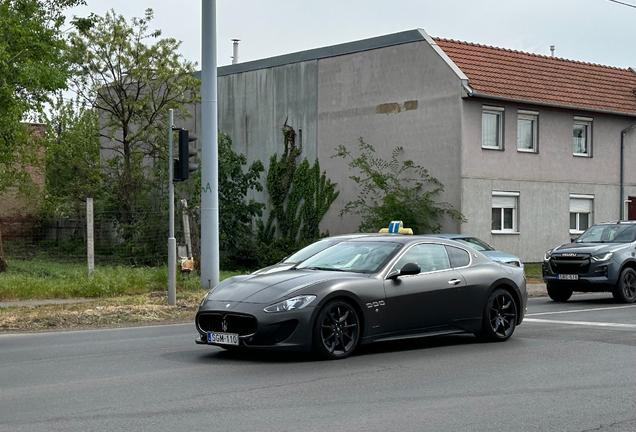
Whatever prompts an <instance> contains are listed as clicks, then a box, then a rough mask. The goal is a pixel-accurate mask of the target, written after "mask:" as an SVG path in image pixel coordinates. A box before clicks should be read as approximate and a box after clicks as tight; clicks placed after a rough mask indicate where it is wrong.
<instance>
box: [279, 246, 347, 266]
mask: <svg viewBox="0 0 636 432" xmlns="http://www.w3.org/2000/svg"><path fill="white" fill-rule="evenodd" d="M336 243H338V240H320V241H317V242H316V243H312V244H310V245H309V246H307V247H304V248H302V249H301V250H299V251H298V252H296V253H295V254H293V255H291V256H289V257H288V258H286V259H285V260H284V261H283V262H286V263H299V262H302V261H305V260H306V259H307V258H309V257H311V256H314V255H316V254H317V253H318V252H322V251H323V250H325V249H327V248H329V247H331V246H333V245H335V244H336Z"/></svg>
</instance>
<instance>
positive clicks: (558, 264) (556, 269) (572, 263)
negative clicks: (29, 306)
mask: <svg viewBox="0 0 636 432" xmlns="http://www.w3.org/2000/svg"><path fill="white" fill-rule="evenodd" d="M550 267H551V269H552V272H553V273H554V274H585V273H587V272H588V271H589V270H590V256H589V255H579V256H576V257H562V256H558V255H557V256H552V257H551V258H550Z"/></svg>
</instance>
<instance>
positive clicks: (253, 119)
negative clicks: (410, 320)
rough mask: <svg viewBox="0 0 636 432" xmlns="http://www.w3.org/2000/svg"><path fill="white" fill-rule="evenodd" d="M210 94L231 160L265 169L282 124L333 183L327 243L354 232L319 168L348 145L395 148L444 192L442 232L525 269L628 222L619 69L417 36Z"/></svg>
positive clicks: (298, 60)
mask: <svg viewBox="0 0 636 432" xmlns="http://www.w3.org/2000/svg"><path fill="white" fill-rule="evenodd" d="M218 88H219V93H218V101H219V129H220V130H221V131H222V132H225V133H228V134H229V135H230V136H231V137H232V139H233V143H234V148H235V150H236V151H240V152H242V153H244V154H245V155H246V156H247V158H248V160H249V161H250V162H251V161H253V160H256V159H260V160H261V161H263V162H265V163H266V161H267V160H268V159H269V157H270V156H271V155H272V154H274V153H278V154H280V153H282V151H283V139H282V134H281V132H280V131H281V127H282V126H283V124H284V123H285V121H286V120H287V124H288V125H291V126H292V127H293V128H294V129H295V130H296V132H297V137H298V138H297V140H298V143H297V144H298V145H300V146H301V148H302V155H303V156H304V157H307V159H309V160H310V161H313V160H314V159H316V158H318V160H319V161H320V164H321V168H322V169H324V170H326V172H327V176H328V177H329V178H331V180H332V181H334V182H336V183H338V189H339V190H340V195H339V197H338V199H337V200H336V201H335V202H334V203H333V204H332V206H331V208H330V210H329V212H328V213H327V215H326V216H325V218H324V219H323V222H322V226H321V228H322V229H323V230H326V229H328V230H329V232H330V234H331V235H335V234H342V233H348V232H354V231H355V230H356V228H357V226H358V224H359V220H357V219H356V218H353V217H345V218H343V219H341V218H340V216H339V212H340V210H341V209H342V208H343V207H344V205H345V204H346V203H347V202H348V201H351V200H353V199H355V198H356V196H357V190H356V189H355V186H356V185H355V183H354V182H353V181H352V180H351V179H349V176H350V175H352V174H355V173H351V172H349V170H348V166H347V162H346V161H345V160H342V159H333V158H332V157H331V156H332V155H333V154H334V153H335V150H334V149H335V147H336V146H337V145H339V144H344V145H345V146H347V147H348V148H349V149H351V150H355V149H356V147H357V140H358V138H359V137H363V138H364V140H365V142H367V143H368V144H371V145H372V146H374V147H375V148H376V150H377V152H378V155H379V156H381V157H388V156H389V154H390V152H391V151H392V150H393V149H394V148H395V147H396V146H402V147H403V148H404V150H405V152H404V157H405V158H408V159H411V160H413V161H414V162H415V163H416V164H419V165H422V166H424V167H425V168H427V169H428V170H429V172H430V174H431V175H432V176H434V177H436V178H437V179H439V180H440V181H441V182H442V183H443V184H444V189H445V190H444V193H443V195H442V196H441V197H440V200H442V201H445V202H448V203H450V204H451V205H453V207H454V208H456V209H458V210H460V211H461V212H462V213H463V214H464V215H465V217H466V219H467V223H464V224H459V223H458V222H456V221H453V220H446V221H444V224H443V231H444V232H461V233H465V234H470V235H474V236H477V237H479V238H482V239H483V240H485V241H487V242H488V243H490V244H492V245H493V246H494V247H495V248H496V249H499V250H503V251H506V252H509V253H513V254H515V255H518V256H520V257H521V258H522V259H523V260H524V261H526V262H538V261H540V260H541V259H542V257H543V253H544V252H545V251H546V250H547V249H549V248H552V247H554V246H556V245H558V244H561V243H565V242H568V241H570V238H571V236H575V235H578V234H579V233H580V232H582V231H584V230H585V229H586V228H587V227H588V226H590V225H591V224H593V223H595V222H600V221H606V220H616V219H620V218H626V219H627V218H630V219H636V170H633V169H631V166H632V165H631V162H633V161H636V129H632V128H633V127H634V126H635V125H636V72H635V71H634V70H633V69H620V68H615V67H609V66H602V65H596V64H590V63H582V62H577V61H573V60H566V59H562V58H555V57H548V56H543V55H536V54H531V53H524V52H519V51H513V50H508V49H502V48H495V47H489V46H483V45H479V44H474V43H466V42H458V41H454V40H449V39H440V38H432V37H430V36H429V35H428V34H426V32H424V31H423V30H421V29H418V30H411V31H405V32H401V33H397V34H391V35H386V36H380V37H376V38H372V39H367V40H361V41H356V42H351V43H345V44H341V45H336V46H331V47H325V48H319V49H313V50H309V51H304V52H299V53H294V54H289V55H283V56H279V57H274V58H268V59H263V60H257V61H252V62H246V63H239V64H234V65H230V66H225V67H221V68H219V69H218ZM199 121H200V120H199V118H198V117H197V115H195V116H194V117H193V118H192V119H191V120H190V123H191V124H189V125H186V127H189V128H190V129H191V130H195V131H196V129H197V125H198V122H199ZM631 197H634V198H633V199H631ZM256 198H257V199H260V200H261V201H266V196H265V195H260V196H257V197H256ZM630 199H631V200H632V201H633V207H632V206H630V205H629V203H628V201H630ZM396 219H399V215H396Z"/></svg>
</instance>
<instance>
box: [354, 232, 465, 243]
mask: <svg viewBox="0 0 636 432" xmlns="http://www.w3.org/2000/svg"><path fill="white" fill-rule="evenodd" d="M440 240H441V242H440ZM365 241H374V242H377V241H380V242H391V243H402V244H410V243H443V244H448V245H457V244H458V243H456V242H454V241H453V240H452V239H445V238H441V237H435V236H428V235H407V234H376V235H374V236H373V237H371V238H369V237H356V238H352V239H349V240H347V242H365Z"/></svg>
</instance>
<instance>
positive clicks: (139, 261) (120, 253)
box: [0, 211, 198, 266]
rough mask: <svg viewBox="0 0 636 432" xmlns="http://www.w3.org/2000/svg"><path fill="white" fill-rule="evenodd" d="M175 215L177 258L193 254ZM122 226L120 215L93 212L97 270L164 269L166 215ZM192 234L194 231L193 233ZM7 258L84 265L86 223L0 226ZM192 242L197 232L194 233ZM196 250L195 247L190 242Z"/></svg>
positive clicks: (28, 221)
mask: <svg viewBox="0 0 636 432" xmlns="http://www.w3.org/2000/svg"><path fill="white" fill-rule="evenodd" d="M181 216H182V215H181V214H180V213H179V214H176V215H175V237H176V238H177V244H178V245H179V246H178V256H185V255H189V256H191V254H192V248H190V249H189V250H188V249H187V248H185V238H184V230H183V224H182V220H183V218H182V217H181ZM127 219H128V222H127V223H123V222H122V217H121V213H120V212H112V211H111V212H108V211H95V212H94V216H93V220H94V222H93V244H94V257H95V258H94V259H95V264H96V265H112V264H118V265H129V266H156V265H164V264H166V263H167V256H168V243H167V242H168V221H169V218H168V212H167V211H144V212H136V213H133V214H130V215H127ZM192 228H195V229H193V230H192ZM0 229H1V230H2V231H0V232H2V239H3V244H4V252H5V256H6V258H7V259H8V260H12V259H13V260H33V259H36V258H37V259H41V260H50V261H55V262H68V263H82V262H87V255H88V250H87V240H88V238H87V232H88V230H87V218H86V212H85V211H82V212H80V213H79V214H76V215H74V216H72V217H67V218H55V219H45V220H36V219H35V218H19V219H17V220H16V219H15V218H14V219H12V220H6V219H5V220H3V221H2V223H0ZM191 230H192V231H193V234H194V235H193V237H196V234H197V232H198V231H197V230H196V227H192V224H191ZM193 240H195V241H193V243H194V246H195V247H198V241H196V239H194V238H193Z"/></svg>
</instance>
